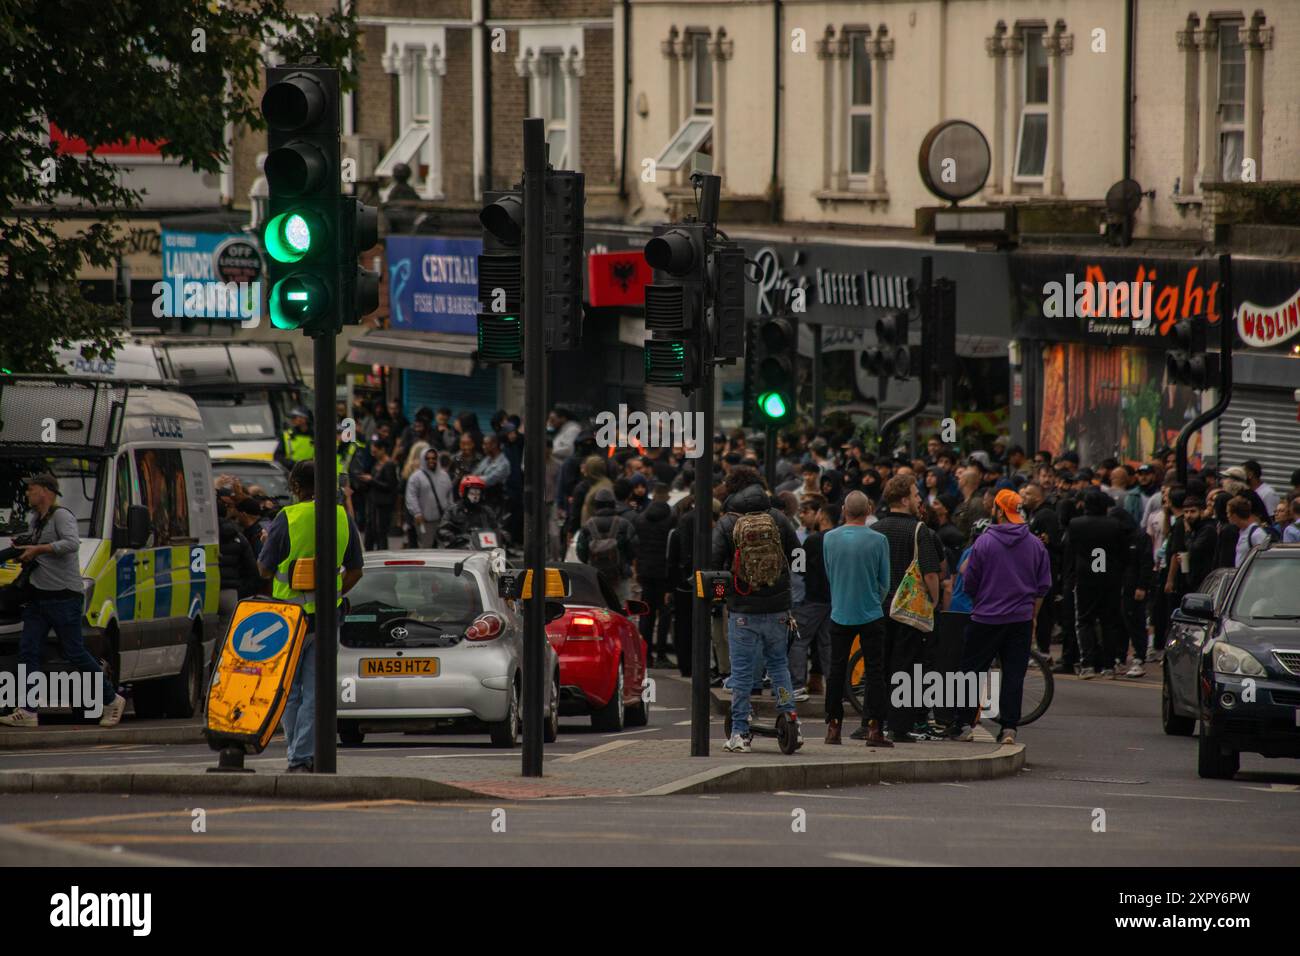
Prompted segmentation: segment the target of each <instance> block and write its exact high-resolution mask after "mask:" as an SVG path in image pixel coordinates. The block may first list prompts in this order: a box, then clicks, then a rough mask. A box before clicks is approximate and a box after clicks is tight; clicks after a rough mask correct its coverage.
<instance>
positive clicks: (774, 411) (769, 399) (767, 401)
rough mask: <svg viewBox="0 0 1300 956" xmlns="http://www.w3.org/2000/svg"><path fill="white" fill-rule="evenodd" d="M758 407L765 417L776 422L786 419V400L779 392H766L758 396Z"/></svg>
mask: <svg viewBox="0 0 1300 956" xmlns="http://www.w3.org/2000/svg"><path fill="white" fill-rule="evenodd" d="M758 407H759V409H760V410H761V411H762V412H763V414H764V415H766V416H767V417H768V418H770V419H772V420H774V421H775V420H776V419H780V418H785V413H786V407H785V399H784V398H782V397H781V394H780V393H779V392H764V393H763V394H762V395H760V396H758Z"/></svg>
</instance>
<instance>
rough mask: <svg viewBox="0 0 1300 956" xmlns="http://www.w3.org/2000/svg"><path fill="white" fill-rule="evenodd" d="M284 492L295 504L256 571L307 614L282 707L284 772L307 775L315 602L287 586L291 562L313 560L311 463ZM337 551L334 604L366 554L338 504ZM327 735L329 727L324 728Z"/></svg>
mask: <svg viewBox="0 0 1300 956" xmlns="http://www.w3.org/2000/svg"><path fill="white" fill-rule="evenodd" d="M289 488H290V490H291V491H292V492H293V497H294V503H293V504H291V505H288V506H287V507H285V508H284V509H283V510H282V511H281V512H280V513H279V514H278V515H276V516H275V520H274V521H272V522H271V527H270V529H269V530H268V531H267V534H266V542H265V544H263V545H262V553H261V554H260V555H258V558H257V568H258V571H260V572H261V574H262V577H264V578H270V579H271V582H272V583H271V596H272V597H274V598H275V600H277V601H284V602H286V603H290V604H300V605H302V607H303V610H304V611H306V613H307V643H306V646H304V647H303V650H302V657H301V658H300V659H299V661H298V671H297V673H296V674H294V678H293V686H292V687H291V688H290V689H289V697H288V700H287V701H285V706H284V721H283V727H284V737H285V742H286V744H287V745H288V750H289V772H290V773H311V772H312V769H313V767H312V764H313V758H314V755H315V752H316V640H315V638H316V600H315V592H314V591H297V590H294V588H293V587H291V582H292V580H293V566H294V562H296V561H302V560H313V561H314V560H315V558H316V505H315V502H314V501H313V500H312V499H313V497H314V496H315V492H316V465H315V463H314V462H312V461H310V460H308V461H300V462H298V463H297V464H296V465H294V466H293V471H292V472H291V473H290V474H289ZM336 508H337V514H336V516H335V518H336V528H337V553H336V554H335V556H334V562H333V563H334V566H335V567H336V568H337V567H341V568H342V573H341V574H340V575H338V595H339V597H338V600H339V603H340V604H342V603H343V595H345V594H347V593H348V591H350V590H352V588H353V587H354V586H356V583H357V582H358V581H360V580H361V569H362V567H363V565H364V564H365V552H364V551H363V550H362V549H361V536H360V534H359V533H358V532H357V527H356V525H355V524H354V523H353V521H352V519H351V518H350V517H348V514H347V512H346V511H344V510H343V506H342V505H338V506H336ZM328 729H329V731H330V732H331V733H332V732H333V728H328Z"/></svg>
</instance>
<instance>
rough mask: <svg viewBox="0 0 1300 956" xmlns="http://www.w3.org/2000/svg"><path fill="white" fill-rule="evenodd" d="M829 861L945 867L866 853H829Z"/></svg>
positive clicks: (875, 864)
mask: <svg viewBox="0 0 1300 956" xmlns="http://www.w3.org/2000/svg"><path fill="white" fill-rule="evenodd" d="M826 858H827V859H829V860H844V861H846V862H848V863H866V864H868V865H869V866H943V865H944V864H942V863H919V862H917V861H915V860H898V859H895V858H894V857H891V856H867V855H866V854H865V853H827V854H826Z"/></svg>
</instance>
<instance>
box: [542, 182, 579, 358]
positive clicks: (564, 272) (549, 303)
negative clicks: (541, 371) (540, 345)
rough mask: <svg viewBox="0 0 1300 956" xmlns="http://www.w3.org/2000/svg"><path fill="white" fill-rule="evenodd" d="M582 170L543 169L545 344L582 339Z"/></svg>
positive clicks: (569, 345) (569, 344)
mask: <svg viewBox="0 0 1300 956" xmlns="http://www.w3.org/2000/svg"><path fill="white" fill-rule="evenodd" d="M585 192H586V191H585V188H584V180H583V174H582V173H575V172H571V171H569V170H547V173H546V202H545V208H546V216H545V231H544V236H545V238H544V240H543V253H542V275H543V280H542V282H543V286H544V287H545V289H546V305H545V309H544V310H543V313H544V316H545V320H546V321H545V325H544V328H545V330H546V332H545V338H546V348H547V349H548V350H552V351H560V350H566V349H576V348H578V347H579V345H580V343H581V341H582V263H583V258H582V232H583V203H584V199H585Z"/></svg>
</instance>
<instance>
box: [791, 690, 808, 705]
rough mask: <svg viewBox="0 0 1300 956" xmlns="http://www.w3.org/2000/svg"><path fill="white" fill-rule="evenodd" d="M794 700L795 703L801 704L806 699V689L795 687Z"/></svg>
mask: <svg viewBox="0 0 1300 956" xmlns="http://www.w3.org/2000/svg"><path fill="white" fill-rule="evenodd" d="M794 699H795V701H796V702H802V701H805V700H807V699H808V688H807V687H796V688H795V689H794Z"/></svg>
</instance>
